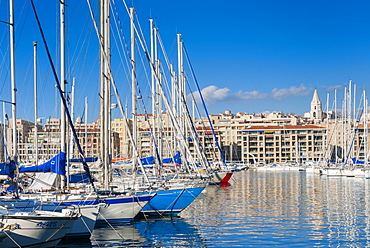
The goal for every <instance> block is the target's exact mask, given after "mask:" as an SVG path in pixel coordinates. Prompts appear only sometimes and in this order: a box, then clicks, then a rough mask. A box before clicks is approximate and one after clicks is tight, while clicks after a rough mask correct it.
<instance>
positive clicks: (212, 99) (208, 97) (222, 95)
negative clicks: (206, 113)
mask: <svg viewBox="0 0 370 248" xmlns="http://www.w3.org/2000/svg"><path fill="white" fill-rule="evenodd" d="M229 91H230V89H228V88H226V87H225V88H222V89H220V88H218V87H217V86H214V85H210V86H208V87H206V88H204V89H202V91H201V92H202V96H203V99H204V101H205V102H206V103H208V104H212V103H216V102H217V101H222V100H225V99H226V98H227V97H228V96H229ZM193 95H194V98H195V100H196V101H197V102H200V95H199V92H198V91H196V92H194V93H193Z"/></svg>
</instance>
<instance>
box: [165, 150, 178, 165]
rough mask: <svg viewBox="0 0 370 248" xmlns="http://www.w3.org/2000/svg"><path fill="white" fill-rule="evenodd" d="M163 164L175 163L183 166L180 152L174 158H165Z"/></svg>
mask: <svg viewBox="0 0 370 248" xmlns="http://www.w3.org/2000/svg"><path fill="white" fill-rule="evenodd" d="M162 162H163V163H173V162H175V163H176V164H181V154H180V152H177V153H176V155H175V156H173V158H165V159H163V161H162Z"/></svg>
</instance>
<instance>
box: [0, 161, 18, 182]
mask: <svg viewBox="0 0 370 248" xmlns="http://www.w3.org/2000/svg"><path fill="white" fill-rule="evenodd" d="M16 168H17V167H16V165H15V163H14V161H10V162H9V163H0V175H7V176H9V177H10V178H14V176H15V173H14V171H15V170H16Z"/></svg>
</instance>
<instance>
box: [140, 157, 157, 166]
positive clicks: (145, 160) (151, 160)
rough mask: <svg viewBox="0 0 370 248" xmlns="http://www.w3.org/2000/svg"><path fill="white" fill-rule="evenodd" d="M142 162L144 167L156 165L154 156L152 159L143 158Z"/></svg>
mask: <svg viewBox="0 0 370 248" xmlns="http://www.w3.org/2000/svg"><path fill="white" fill-rule="evenodd" d="M140 160H141V163H142V164H143V165H148V164H155V158H154V156H150V157H146V158H142V159H140Z"/></svg>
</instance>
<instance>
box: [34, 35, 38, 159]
mask: <svg viewBox="0 0 370 248" xmlns="http://www.w3.org/2000/svg"><path fill="white" fill-rule="evenodd" d="M33 55H34V56H33V68H34V73H33V97H34V101H35V104H34V115H35V116H34V117H35V130H34V142H33V143H34V146H35V147H34V149H35V150H34V152H35V157H34V163H35V164H36V165H37V164H38V138H37V42H36V41H34V42H33Z"/></svg>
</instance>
